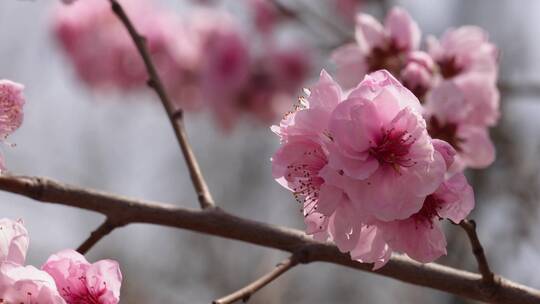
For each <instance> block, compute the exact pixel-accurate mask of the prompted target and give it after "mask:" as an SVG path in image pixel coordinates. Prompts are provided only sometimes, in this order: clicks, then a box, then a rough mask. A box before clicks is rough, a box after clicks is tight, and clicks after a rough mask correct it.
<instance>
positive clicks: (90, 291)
mask: <svg viewBox="0 0 540 304" xmlns="http://www.w3.org/2000/svg"><path fill="white" fill-rule="evenodd" d="M42 269H43V270H44V271H46V272H47V273H48V274H50V275H51V276H52V277H53V278H54V281H55V282H56V285H57V286H58V290H59V291H60V293H61V295H62V297H63V298H64V299H65V301H66V303H67V304H79V303H96V304H116V303H118V302H119V301H120V285H121V283H122V274H121V273H120V268H119V266H118V263H117V262H115V261H112V260H101V261H98V262H96V263H93V264H90V263H88V261H87V260H86V259H85V258H84V256H82V255H81V254H79V253H78V252H76V251H73V250H63V251H60V252H58V253H57V254H54V255H52V256H51V257H49V259H48V260H47V262H45V264H44V265H43V267H42Z"/></svg>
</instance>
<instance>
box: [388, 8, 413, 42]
mask: <svg viewBox="0 0 540 304" xmlns="http://www.w3.org/2000/svg"><path fill="white" fill-rule="evenodd" d="M384 25H385V29H386V31H387V32H388V33H389V35H390V39H392V41H394V43H396V45H397V47H398V48H399V49H400V50H407V51H411V50H416V49H418V46H419V45H420V36H421V33H420V28H419V27H418V24H416V22H415V21H414V20H413V19H412V18H411V16H410V15H409V13H407V11H405V10H404V9H402V8H399V7H394V8H393V9H392V10H391V11H390V13H388V16H387V17H386V20H385V22H384Z"/></svg>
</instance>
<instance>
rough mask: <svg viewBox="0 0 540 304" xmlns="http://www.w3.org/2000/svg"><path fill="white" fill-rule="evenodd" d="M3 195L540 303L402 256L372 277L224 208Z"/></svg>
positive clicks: (66, 195) (58, 194)
mask: <svg viewBox="0 0 540 304" xmlns="http://www.w3.org/2000/svg"><path fill="white" fill-rule="evenodd" d="M0 190H4V191H8V192H12V193H17V194H20V195H23V196H26V197H29V198H33V199H35V200H38V201H41V202H45V203H54V204H60V205H66V206H71V207H76V208H81V209H85V210H90V211H95V212H99V213H101V214H103V215H105V216H106V217H108V218H114V219H115V221H117V222H120V223H125V224H126V225H127V224H130V223H147V224H155V225H161V226H168V227H176V228H181V229H187V230H191V231H196V232H200V233H205V234H210V235H215V236H219V237H223V238H227V239H233V240H238V241H243V242H247V243H251V244H255V245H259V246H264V247H269V248H274V249H279V250H283V251H288V252H291V253H295V252H299V251H300V252H301V253H302V254H303V257H304V258H305V259H303V261H305V262H306V263H309V262H328V263H333V264H338V265H342V266H345V267H350V268H353V269H358V270H362V271H366V272H372V273H375V274H379V275H382V276H386V277H390V278H394V279H397V280H400V281H403V282H407V283H410V284H414V285H419V286H424V287H430V288H433V289H437V290H441V291H445V292H448V293H451V294H455V295H458V296H462V297H465V298H470V299H473V300H479V301H485V302H490V303H500V304H515V303H520V304H528V303H531V304H532V303H540V291H538V290H536V289H533V288H530V287H527V286H523V285H520V284H517V283H514V282H512V281H509V280H507V279H504V278H500V279H498V280H497V283H498V284H497V288H496V289H486V288H485V284H484V282H483V280H482V277H481V276H480V275H479V274H476V273H471V272H468V271H463V270H458V269H454V268H451V267H447V266H443V265H439V264H436V263H428V264H421V263H418V262H416V261H413V260H411V259H409V258H406V257H404V256H401V255H394V256H393V257H392V258H391V259H390V261H389V262H388V264H386V265H385V266H384V267H383V268H381V269H379V270H377V271H373V270H371V269H372V265H371V264H362V263H359V262H356V261H352V260H351V258H350V256H349V255H348V254H344V253H341V252H339V250H338V249H337V248H336V247H335V246H334V245H332V244H330V243H320V242H317V241H315V240H313V239H312V238H310V237H308V236H306V235H305V234H304V233H303V232H302V231H298V230H295V229H290V228H285V227H280V226H274V225H269V224H265V223H261V222H257V221H253V220H249V219H244V218H240V217H237V216H234V215H232V214H229V213H226V212H224V211H222V210H221V209H219V208H210V209H205V210H194V209H187V208H181V207H176V206H173V205H167V204H163V203H157V202H151V201H144V200H138V199H132V198H127V197H124V196H119V195H114V194H108V193H104V192H100V191H96V190H90V189H84V188H79V187H74V186H70V185H66V184H62V183H59V182H55V181H53V180H49V179H44V178H36V177H17V176H0Z"/></svg>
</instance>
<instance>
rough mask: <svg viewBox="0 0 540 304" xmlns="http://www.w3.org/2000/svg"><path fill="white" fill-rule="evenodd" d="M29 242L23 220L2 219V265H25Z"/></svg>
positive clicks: (0, 222) (0, 254)
mask: <svg viewBox="0 0 540 304" xmlns="http://www.w3.org/2000/svg"><path fill="white" fill-rule="evenodd" d="M29 242H30V241H29V238H28V231H26V228H25V227H24V226H23V224H22V221H21V220H17V221H13V220H10V219H7V218H3V219H0V263H2V262H5V261H8V262H12V263H15V264H19V265H22V264H24V260H25V259H26V252H27V251H28V244H29Z"/></svg>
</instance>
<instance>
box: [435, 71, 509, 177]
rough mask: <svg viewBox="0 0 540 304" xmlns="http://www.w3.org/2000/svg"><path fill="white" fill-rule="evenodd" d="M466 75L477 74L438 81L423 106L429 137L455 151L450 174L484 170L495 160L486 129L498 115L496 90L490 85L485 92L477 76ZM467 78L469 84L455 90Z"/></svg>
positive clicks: (480, 79)
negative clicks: (467, 170)
mask: <svg viewBox="0 0 540 304" xmlns="http://www.w3.org/2000/svg"><path fill="white" fill-rule="evenodd" d="M469 76H477V74H469V75H468V76H464V77H460V78H459V79H456V81H443V82H441V83H440V84H439V85H438V86H437V87H435V88H434V89H433V91H432V92H431V94H430V96H429V97H428V99H427V102H426V104H425V109H426V111H425V116H426V120H427V122H428V132H429V134H430V136H431V137H433V138H438V139H441V140H444V141H446V142H448V143H449V144H451V145H452V147H454V149H456V151H457V154H458V155H457V157H456V162H455V164H454V166H453V168H452V171H460V170H463V169H464V168H466V167H471V168H485V167H487V166H489V165H491V163H493V161H494V160H495V147H494V146H493V143H492V142H491V140H490V138H489V130H488V128H487V126H488V125H490V124H492V123H494V122H495V121H496V119H497V118H498V116H499V112H498V91H497V90H496V88H495V87H494V86H493V87H492V88H491V89H489V87H488V86H484V85H481V82H482V81H483V80H484V79H482V78H481V77H474V78H469ZM466 77H467V78H466ZM467 79H469V80H470V83H469V84H465V85H464V86H462V87H459V84H461V82H460V81H461V80H465V81H466V80H467ZM475 81H476V82H478V83H479V84H480V85H476V84H475V83H474V82H475ZM464 87H466V88H467V89H463V88H464ZM485 90H489V91H488V92H486V91H485ZM465 92H467V94H465ZM494 95H496V96H494Z"/></svg>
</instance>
